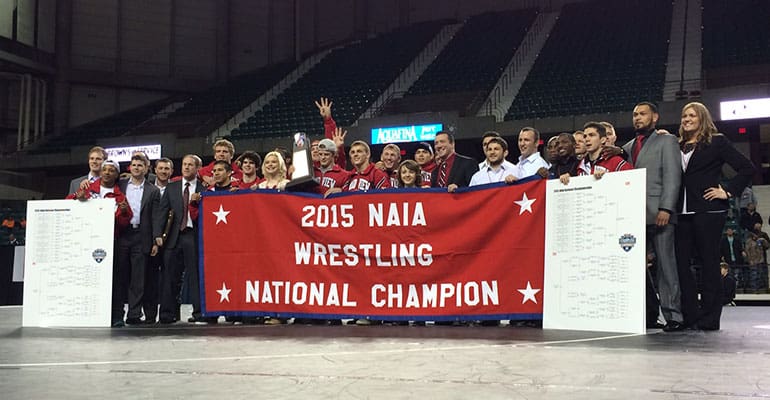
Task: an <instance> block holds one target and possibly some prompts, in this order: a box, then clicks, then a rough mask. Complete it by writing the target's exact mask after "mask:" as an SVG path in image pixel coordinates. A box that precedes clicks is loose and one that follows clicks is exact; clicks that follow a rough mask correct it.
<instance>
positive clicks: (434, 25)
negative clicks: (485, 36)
mask: <svg viewBox="0 0 770 400" xmlns="http://www.w3.org/2000/svg"><path fill="white" fill-rule="evenodd" d="M444 24H445V22H443V21H440V22H430V23H423V24H418V25H413V26H411V27H408V28H404V29H400V30H397V31H394V32H392V33H389V34H385V35H381V36H378V37H376V38H373V39H369V40H364V41H361V42H357V43H354V44H351V45H349V46H346V47H344V48H340V49H336V50H334V51H332V52H331V53H330V54H329V55H327V56H326V57H325V58H324V59H323V60H322V61H321V62H320V63H319V64H318V65H316V66H315V67H314V68H312V69H311V70H310V71H309V72H308V73H307V74H305V75H304V76H303V77H302V78H300V79H299V80H298V81H297V82H296V83H295V84H294V85H292V86H291V87H289V88H288V89H287V90H286V91H285V92H284V93H282V94H281V95H279V96H278V97H277V98H276V99H274V100H273V101H272V102H270V103H269V104H268V105H267V106H265V107H264V108H263V109H262V110H261V111H258V112H256V113H255V114H254V115H253V116H251V117H250V118H249V119H248V120H247V121H245V122H243V123H242V124H241V125H240V126H239V127H238V128H236V129H234V130H233V131H232V136H233V137H240V138H244V137H264V136H287V135H290V134H292V133H293V132H297V131H302V132H306V133H308V134H313V135H320V134H322V133H323V124H322V121H321V117H320V116H319V115H318V110H317V109H316V107H315V105H314V104H313V102H314V101H315V100H318V98H320V97H321V96H323V97H328V98H330V99H331V100H332V101H333V102H334V105H333V109H332V111H333V113H334V118H335V120H336V121H337V123H338V125H342V126H344V125H349V124H352V123H353V122H355V120H356V119H357V118H358V116H359V115H361V113H363V112H364V111H365V110H366V109H367V108H368V106H369V104H370V103H371V102H372V101H374V100H376V99H377V97H378V96H379V95H380V94H381V93H382V92H383V91H384V90H385V89H386V88H387V87H388V85H390V83H391V82H392V81H393V80H394V79H395V78H396V77H397V76H398V75H399V74H400V73H401V71H402V70H403V69H404V68H406V67H407V66H408V65H409V63H410V62H411V60H412V59H413V58H414V57H415V56H416V55H417V54H418V53H419V52H420V51H421V50H422V48H423V47H424V46H425V45H426V44H427V43H428V42H429V41H430V40H431V39H432V38H433V37H434V36H435V35H436V33H437V32H438V31H439V29H440V28H441V26H443V25H444Z"/></svg>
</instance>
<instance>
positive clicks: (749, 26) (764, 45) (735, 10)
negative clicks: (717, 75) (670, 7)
mask: <svg viewBox="0 0 770 400" xmlns="http://www.w3.org/2000/svg"><path fill="white" fill-rule="evenodd" d="M757 64H770V2H769V1H767V0H730V1H723V0H703V67H704V68H707V69H708V68H716V67H725V66H733V65H757Z"/></svg>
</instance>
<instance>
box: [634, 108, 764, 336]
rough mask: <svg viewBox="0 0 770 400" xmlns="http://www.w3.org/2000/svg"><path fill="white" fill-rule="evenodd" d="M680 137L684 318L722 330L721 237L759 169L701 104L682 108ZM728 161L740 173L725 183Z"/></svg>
mask: <svg viewBox="0 0 770 400" xmlns="http://www.w3.org/2000/svg"><path fill="white" fill-rule="evenodd" d="M679 137H680V138H679V146H680V149H681V169H682V170H683V171H684V174H683V175H682V186H681V190H680V194H679V203H678V204H677V211H679V213H680V215H679V223H678V225H677V227H676V254H677V263H678V266H679V282H680V285H681V287H682V311H683V314H684V323H685V324H686V325H688V326H690V327H693V328H696V329H700V330H718V329H719V327H720V326H719V325H720V324H719V322H720V321H719V320H720V317H721V315H722V281H721V275H720V267H719V262H720V254H719V242H720V239H721V237H722V230H723V228H724V225H725V220H726V218H727V210H728V208H729V199H730V198H731V197H733V194H735V195H740V193H742V192H743V189H744V188H745V187H746V185H747V184H748V183H749V181H750V180H751V178H752V176H753V175H754V171H755V169H754V165H753V164H752V163H751V161H750V160H749V159H747V158H746V157H745V156H744V155H743V154H741V153H740V152H739V151H738V150H736V149H735V148H734V147H733V145H732V143H730V141H729V140H728V139H727V138H726V137H725V136H724V135H723V134H721V133H719V132H718V131H717V128H716V126H715V125H714V121H713V119H712V118H711V113H709V111H708V109H707V108H706V107H705V106H704V105H703V104H701V103H698V102H692V103H688V104H687V105H685V106H684V108H683V109H682V123H681V125H680V127H679ZM725 164H727V165H729V166H731V167H732V168H733V169H734V170H735V171H736V172H737V174H736V175H735V176H734V177H733V178H731V179H729V180H727V181H726V182H725V185H724V186H722V185H721V184H720V181H721V178H722V167H723V166H724V165H725ZM648 171H649V169H648ZM647 190H648V191H649V190H650V188H649V187H648V189H647ZM696 257H697V258H699V259H700V260H701V284H700V288H701V297H700V307H699V304H698V290H697V289H698V288H697V285H696V281H695V276H694V275H693V274H692V272H691V270H690V264H691V260H692V259H693V258H696Z"/></svg>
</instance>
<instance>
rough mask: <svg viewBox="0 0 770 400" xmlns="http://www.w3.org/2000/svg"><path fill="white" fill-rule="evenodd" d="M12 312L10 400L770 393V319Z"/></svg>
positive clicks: (3, 351) (3, 356)
mask: <svg viewBox="0 0 770 400" xmlns="http://www.w3.org/2000/svg"><path fill="white" fill-rule="evenodd" d="M21 312H22V310H21V307H2V308H0V398H2V399H5V400H8V399H44V398H53V399H81V398H99V399H177V398H179V399H198V398H201V399H217V398H220V399H227V400H230V399H255V398H290V399H303V398H322V399H326V398H343V399H348V398H350V399H364V398H389V399H393V398H421V399H468V398H479V399H541V398H547V399H766V398H770V312H769V310H768V308H766V307H730V308H726V309H725V312H724V314H723V323H722V327H723V329H722V331H719V332H706V333H704V332H696V331H685V332H678V333H663V332H660V331H649V334H647V335H618V334H606V333H594V332H574V331H544V330H541V329H535V328H521V327H519V328H513V327H508V326H501V327H444V326H427V327H414V326H413V327H402V326H366V327H361V326H299V325H283V326H232V325H224V324H220V325H218V326H205V327H201V326H190V325H187V324H176V325H172V326H170V327H163V328H154V327H127V328H122V329H107V328H104V329H101V328H99V329H97V328H92V329H60V328H57V329H43V328H21Z"/></svg>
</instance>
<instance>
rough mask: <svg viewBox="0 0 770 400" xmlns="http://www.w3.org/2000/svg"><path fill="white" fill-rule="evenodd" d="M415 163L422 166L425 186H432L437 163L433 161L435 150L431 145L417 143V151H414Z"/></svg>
mask: <svg viewBox="0 0 770 400" xmlns="http://www.w3.org/2000/svg"><path fill="white" fill-rule="evenodd" d="M414 161H416V162H417V165H419V166H420V171H421V173H420V174H421V176H422V183H423V185H425V186H427V187H430V186H431V179H430V178H431V173H432V172H433V170H434V169H436V163H435V162H434V161H433V148H432V147H430V143H427V142H420V143H417V150H415V151H414Z"/></svg>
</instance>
